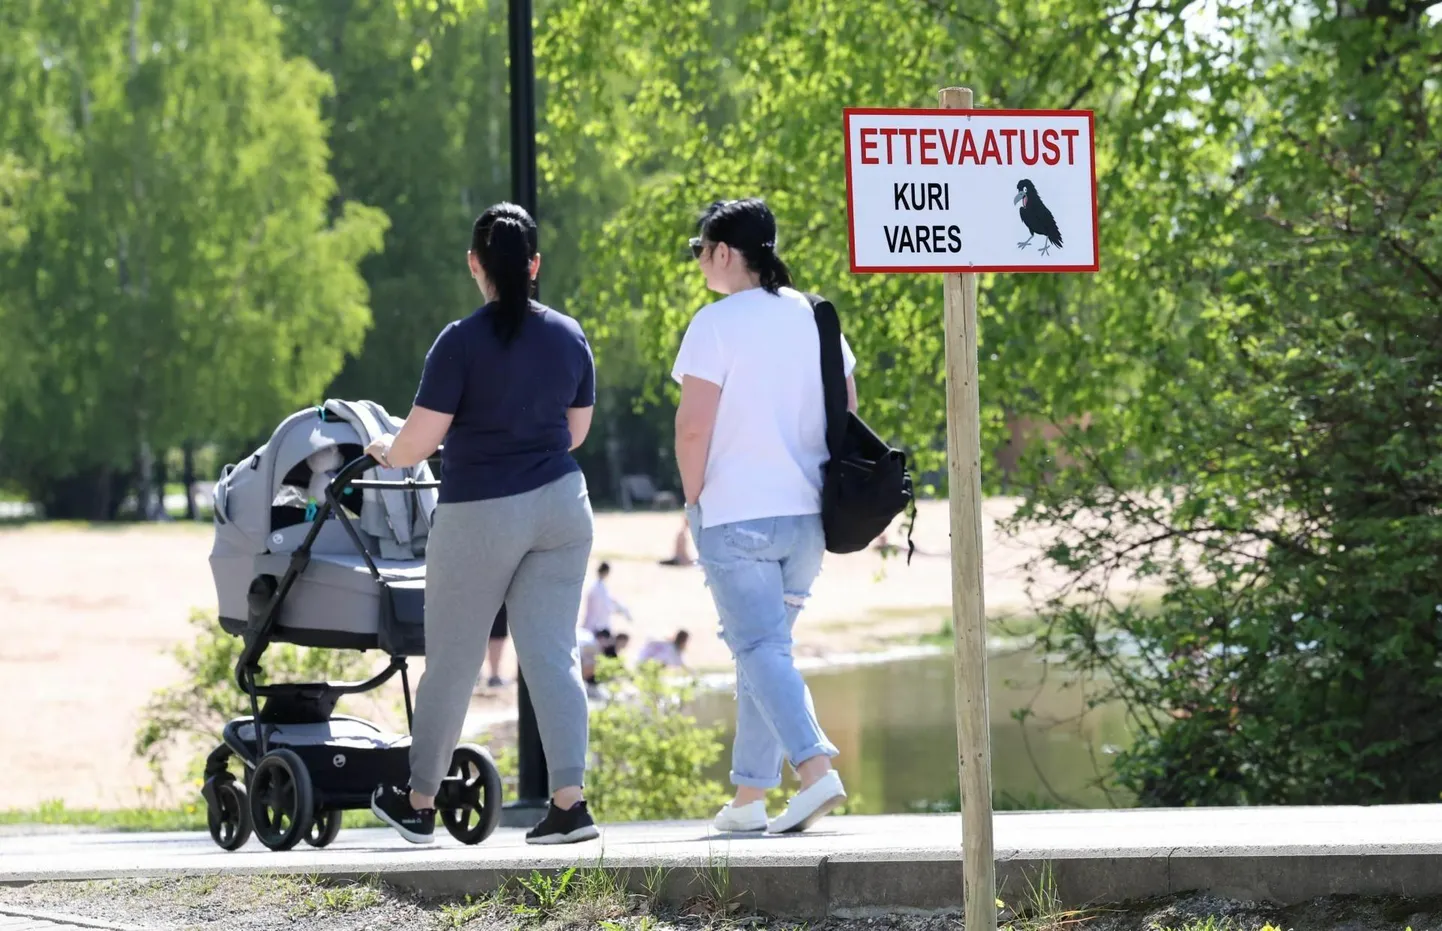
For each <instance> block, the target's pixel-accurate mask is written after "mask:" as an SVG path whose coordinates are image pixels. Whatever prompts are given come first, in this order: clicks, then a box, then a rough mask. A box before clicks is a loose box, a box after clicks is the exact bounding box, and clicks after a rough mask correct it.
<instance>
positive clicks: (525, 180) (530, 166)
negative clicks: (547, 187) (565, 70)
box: [502, 0, 551, 827]
mask: <svg viewBox="0 0 1442 931" xmlns="http://www.w3.org/2000/svg"><path fill="white" fill-rule="evenodd" d="M531 35H532V34H531V0H510V36H511V200H513V201H514V202H516V203H517V204H520V205H521V206H522V207H525V208H526V211H527V212H528V213H529V214H530V215H531V216H532V217H536V218H537V222H538V223H539V217H537V212H536V62H535V57H534V55H533V54H532V38H531ZM516 704H517V708H516V712H517V721H516V749H517V756H518V757H519V760H518V765H519V773H518V774H517V775H518V777H519V778H518V780H517V782H518V783H519V785H518V787H517V788H518V795H519V796H520V797H519V798H517V799H516V800H515V801H513V802H511V803H510V804H509V805H507V806H506V807H505V810H504V811H503V813H502V819H503V823H505V824H507V825H509V826H519V827H530V826H532V825H534V824H536V823H538V822H539V821H540V820H541V818H542V817H544V816H545V812H546V806H547V804H548V803H549V800H550V794H551V793H550V791H549V789H550V786H549V779H548V778H547V770H546V754H545V751H544V750H543V749H542V747H541V732H540V729H539V728H537V726H536V710H535V708H534V707H533V706H532V705H531V693H530V691H529V690H528V689H527V688H526V680H525V678H524V676H522V675H521V674H520V673H517V675H516Z"/></svg>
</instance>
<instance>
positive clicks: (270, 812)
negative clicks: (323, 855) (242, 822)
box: [250, 750, 315, 850]
mask: <svg viewBox="0 0 1442 931" xmlns="http://www.w3.org/2000/svg"><path fill="white" fill-rule="evenodd" d="M250 820H251V823H252V824H253V826H254V828H255V836H256V837H258V838H260V842H261V843H262V844H264V845H266V846H267V847H269V848H270V849H271V850H289V849H290V848H292V847H294V846H295V845H296V844H298V843H300V840H301V838H303V837H305V836H307V835H308V834H310V829H311V825H312V824H313V823H314V821H315V796H314V793H313V792H312V790H311V785H310V773H309V772H307V771H306V768H305V763H303V762H302V761H301V758H300V757H299V756H297V755H296V754H295V752H294V751H291V750H272V751H270V752H269V753H267V754H266V755H265V756H263V757H261V758H260V762H259V763H257V764H256V767H255V772H253V773H251V775H250Z"/></svg>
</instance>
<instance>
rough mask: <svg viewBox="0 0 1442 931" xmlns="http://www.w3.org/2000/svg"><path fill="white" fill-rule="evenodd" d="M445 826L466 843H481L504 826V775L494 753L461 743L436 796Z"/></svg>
mask: <svg viewBox="0 0 1442 931" xmlns="http://www.w3.org/2000/svg"><path fill="white" fill-rule="evenodd" d="M436 807H437V808H439V809H440V811H439V814H440V816H441V821H442V823H444V824H445V826H446V830H447V831H450V832H451V836H452V837H454V838H455V839H456V840H458V841H460V842H461V843H463V844H479V843H480V842H481V841H483V840H485V839H486V838H488V837H490V836H491V834H492V832H494V831H495V830H496V826H497V825H498V824H500V823H501V773H500V770H498V769H496V764H495V762H494V761H493V760H492V759H491V755H490V753H488V752H487V751H485V750H483V749H481V748H480V747H477V746H474V745H473V744H461V745H460V746H459V747H456V751H455V753H453V754H452V755H451V768H450V771H449V772H448V773H446V778H445V781H443V782H442V783H441V791H440V793H439V794H438V795H437V797H436Z"/></svg>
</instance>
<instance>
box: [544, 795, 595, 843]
mask: <svg viewBox="0 0 1442 931" xmlns="http://www.w3.org/2000/svg"><path fill="white" fill-rule="evenodd" d="M600 836H601V832H600V831H599V830H597V829H596V822H595V821H593V820H591V813H590V812H589V811H587V810H586V803H585V802H577V803H576V804H575V805H573V806H572V807H570V808H568V809H566V810H565V811H562V810H561V809H559V808H557V807H556V803H555V802H552V803H551V804H550V807H549V808H547V810H546V818H545V820H544V821H542V822H541V823H540V824H538V825H536V826H535V827H534V828H532V829H531V830H530V832H529V833H528V834H526V843H528V844H575V843H579V842H580V841H583V840H591V839H593V838H596V837H600Z"/></svg>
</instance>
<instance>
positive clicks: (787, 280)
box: [696, 197, 791, 294]
mask: <svg viewBox="0 0 1442 931" xmlns="http://www.w3.org/2000/svg"><path fill="white" fill-rule="evenodd" d="M696 226H697V228H698V230H699V231H700V233H701V238H702V239H704V240H706V241H707V242H712V243H721V242H724V243H725V244H726V245H728V246H730V247H731V248H733V249H735V250H737V251H738V252H740V253H741V256H742V258H744V259H745V261H746V267H747V268H748V269H750V270H751V271H753V272H755V273H756V274H757V275H760V276H761V287H763V288H765V289H766V290H767V291H769V292H770V293H772V294H775V293H776V292H777V291H779V290H781V289H782V288H789V287H791V270H790V269H789V268H787V267H786V263H785V262H783V261H781V256H779V255H777V254H776V217H775V216H773V215H772V213H771V208H770V207H767V206H766V202H765V201H764V200H761V199H760V198H759V197H748V198H747V199H745V200H722V201H717V202H716V203H714V204H712V205H711V206H710V207H707V208H706V212H705V213H703V214H701V220H700V222H698V223H697V224H696Z"/></svg>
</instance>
